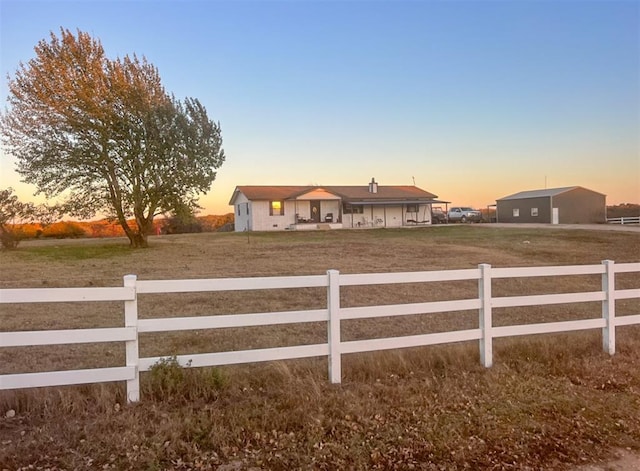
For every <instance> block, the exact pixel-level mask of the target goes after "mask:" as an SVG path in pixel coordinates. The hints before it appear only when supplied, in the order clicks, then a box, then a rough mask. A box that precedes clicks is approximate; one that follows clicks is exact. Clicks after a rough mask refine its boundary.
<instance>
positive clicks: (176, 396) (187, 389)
mask: <svg viewBox="0 0 640 471" xmlns="http://www.w3.org/2000/svg"><path fill="white" fill-rule="evenodd" d="M144 380H145V381H144V382H143V385H142V395H143V397H145V400H146V398H149V399H151V400H156V401H167V400H169V401H170V400H175V401H179V402H187V401H197V400H205V401H211V400H216V399H217V398H218V393H219V391H220V390H221V389H223V388H224V387H226V385H227V378H226V377H225V376H224V375H223V374H222V372H221V371H220V370H219V369H218V368H197V369H192V368H191V362H189V363H188V364H187V366H186V367H184V368H183V367H182V366H180V363H178V360H177V359H176V357H175V356H173V357H169V358H161V359H160V360H159V361H158V362H156V364H155V365H153V366H152V367H151V369H150V370H149V374H148V375H146V376H145V378H144Z"/></svg>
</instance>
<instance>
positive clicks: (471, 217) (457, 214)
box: [447, 206, 482, 222]
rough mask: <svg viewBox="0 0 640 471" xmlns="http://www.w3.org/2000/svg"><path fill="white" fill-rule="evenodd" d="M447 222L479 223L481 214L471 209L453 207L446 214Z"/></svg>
mask: <svg viewBox="0 0 640 471" xmlns="http://www.w3.org/2000/svg"><path fill="white" fill-rule="evenodd" d="M447 216H448V218H449V222H480V221H482V213H481V212H480V211H477V210H475V209H473V208H466V207H462V206H454V207H452V208H450V209H449V212H448V213H447Z"/></svg>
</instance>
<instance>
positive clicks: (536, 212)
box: [531, 208, 538, 216]
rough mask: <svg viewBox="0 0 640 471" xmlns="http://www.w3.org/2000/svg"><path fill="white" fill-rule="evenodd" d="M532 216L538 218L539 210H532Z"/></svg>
mask: <svg viewBox="0 0 640 471" xmlns="http://www.w3.org/2000/svg"><path fill="white" fill-rule="evenodd" d="M531 215H532V216H537V215H538V208H531Z"/></svg>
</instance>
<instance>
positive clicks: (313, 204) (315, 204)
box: [310, 201, 320, 222]
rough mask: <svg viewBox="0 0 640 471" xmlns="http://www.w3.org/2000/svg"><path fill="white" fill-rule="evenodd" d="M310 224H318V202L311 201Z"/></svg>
mask: <svg viewBox="0 0 640 471" xmlns="http://www.w3.org/2000/svg"><path fill="white" fill-rule="evenodd" d="M310 204H311V222H320V201H311V202H310Z"/></svg>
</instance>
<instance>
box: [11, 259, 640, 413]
mask: <svg viewBox="0 0 640 471" xmlns="http://www.w3.org/2000/svg"><path fill="white" fill-rule="evenodd" d="M638 272H640V263H623V264H615V263H614V262H613V261H610V260H605V261H603V262H602V263H601V264H598V265H572V266H552V267H514V268H493V267H491V266H490V265H487V264H482V265H479V266H478V268H473V269H465V270H446V271H423V272H407V273H368V274H340V273H339V272H338V271H336V270H329V271H328V272H327V273H326V274H325V275H312V276H289V277H253V278H220V279H198V280H149V281H147V280H137V278H136V276H135V275H127V276H125V277H124V286H123V287H116V288H46V289H42V288H37V289H28V288H27V289H0V304H8V305H10V304H20V303H57V302H99V301H120V302H123V304H124V326H123V327H115V328H95V329H68V330H42V331H25V332H0V347H25V346H44V345H61V344H77V343H98V342H124V343H125V351H126V365H124V366H120V367H110V368H93V369H78V370H70V371H49V372H42V373H20V374H5V375H0V390H1V389H21V388H33V387H46V386H62V385H72V384H87V383H100V382H111V381H126V385H127V398H128V401H130V402H135V401H138V400H139V399H140V372H144V371H149V370H150V369H152V368H153V366H154V365H156V364H157V363H158V362H159V361H161V360H163V359H166V358H167V357H166V356H165V357H162V356H159V357H149V358H140V357H139V344H138V342H139V334H141V333H150V332H175V331H184V330H202V329H222V328H231V327H234V328H242V327H259V326H266V325H283V324H300V323H309V322H325V323H326V324H327V341H326V343H321V344H315V345H295V346H287V347H276V348H265V349H252V350H243V351H228V352H211V353H198V354H190V355H180V356H177V357H176V361H177V362H178V363H179V364H180V365H182V366H187V365H189V366H191V367H204V366H221V365H233V364H240V363H253V362H264V361H276V360H289V359H296V358H310V357H327V358H328V367H329V380H330V381H331V382H332V383H339V382H341V355H343V354H350V353H361V352H372V351H380V350H390V349H398V348H408V347H420V346H427V345H438V344H447V343H453V342H468V341H478V342H479V349H480V361H481V363H482V364H483V365H484V366H485V367H490V366H491V365H492V363H493V339H494V338H501V337H515V336H522V335H533V334H549V333H558V332H571V331H578V330H590V329H600V330H601V331H602V345H603V349H604V350H605V351H606V352H608V353H609V354H611V355H613V354H614V353H615V332H616V327H621V326H629V325H635V324H640V313H638V314H632V315H625V316H619V317H616V315H615V311H616V304H615V302H616V300H622V299H636V298H640V288H633V289H619V290H616V288H615V275H616V274H619V273H638ZM576 275H599V276H600V277H601V280H602V281H601V289H600V290H598V291H584V292H577V293H560V294H534V295H524V296H522V295H518V296H499V297H497V296H493V295H492V280H496V279H510V278H533V277H554V276H576ZM465 280H466V281H469V280H471V281H477V283H478V296H477V297H475V298H471V299H455V300H446V301H432V302H421V303H407V304H394V305H378V306H362V307H341V306H340V289H341V287H343V286H367V285H388V284H406V283H430V282H450V281H465ZM292 288H325V289H326V290H327V307H326V308H324V309H309V310H296V311H285V312H260V313H248V314H237V315H213V316H198V317H171V318H161V319H139V315H138V314H139V313H138V297H139V295H153V294H161V293H190V292H215V291H241V290H247V291H254V290H274V289H292ZM584 302H592V303H593V302H599V303H601V306H602V307H601V311H602V315H601V317H600V318H595V319H582V320H571V321H562V322H547V323H540V324H527V325H508V326H494V325H493V321H492V310H493V309H494V308H496V309H498V308H508V307H523V306H545V305H553V304H572V303H584ZM459 311H477V312H478V327H477V328H473V329H467V330H455V331H449V332H439V333H431V334H422V335H409V336H402V337H388V338H375V339H365V340H351V341H342V340H341V321H343V320H352V319H371V318H377V317H397V316H406V315H415V314H432V313H445V312H446V313H451V312H459Z"/></svg>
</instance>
